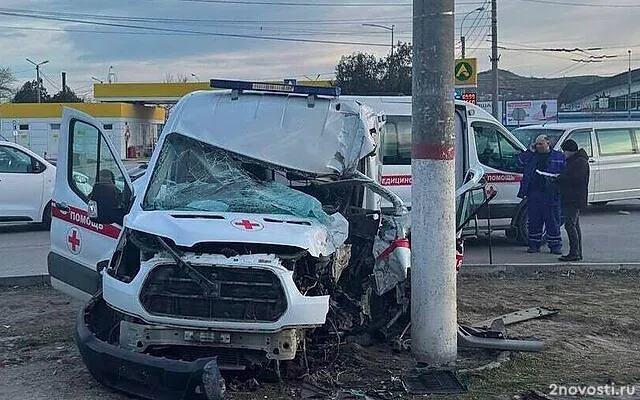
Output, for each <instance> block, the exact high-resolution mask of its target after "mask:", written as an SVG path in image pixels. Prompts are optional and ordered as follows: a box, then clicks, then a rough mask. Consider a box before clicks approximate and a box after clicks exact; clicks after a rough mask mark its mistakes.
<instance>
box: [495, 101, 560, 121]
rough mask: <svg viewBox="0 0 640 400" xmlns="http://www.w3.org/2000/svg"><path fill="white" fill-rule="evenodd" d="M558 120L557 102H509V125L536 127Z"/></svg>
mask: <svg viewBox="0 0 640 400" xmlns="http://www.w3.org/2000/svg"><path fill="white" fill-rule="evenodd" d="M557 120H558V101H557V100H523V101H507V125H517V126H524V125H535V124H541V123H543V122H545V121H557Z"/></svg>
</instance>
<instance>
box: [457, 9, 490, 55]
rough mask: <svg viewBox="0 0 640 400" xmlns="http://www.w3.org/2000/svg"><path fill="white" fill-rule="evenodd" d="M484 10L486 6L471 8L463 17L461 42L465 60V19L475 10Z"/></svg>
mask: <svg viewBox="0 0 640 400" xmlns="http://www.w3.org/2000/svg"><path fill="white" fill-rule="evenodd" d="M481 11H484V7H478V8H476V9H475V10H471V11H469V12H468V13H467V14H465V16H464V18H462V23H461V24H460V43H461V44H462V59H463V60H464V58H465V55H466V38H465V37H464V31H463V28H464V21H465V20H466V19H467V17H468V16H469V15H471V14H473V13H475V12H481Z"/></svg>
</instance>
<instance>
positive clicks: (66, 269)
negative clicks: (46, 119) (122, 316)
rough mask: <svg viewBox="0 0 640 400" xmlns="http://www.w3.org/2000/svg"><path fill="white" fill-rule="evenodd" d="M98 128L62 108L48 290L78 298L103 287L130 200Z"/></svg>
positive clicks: (113, 155)
mask: <svg viewBox="0 0 640 400" xmlns="http://www.w3.org/2000/svg"><path fill="white" fill-rule="evenodd" d="M101 126H102V125H101V124H100V123H99V122H98V121H96V120H95V119H94V118H92V117H91V116H89V115H87V114H85V113H82V112H80V111H77V110H74V109H71V108H66V107H65V108H64V111H63V114H62V123H61V129H60V140H59V144H58V163H57V168H56V185H55V188H54V191H53V199H52V200H53V201H52V208H51V213H52V222H51V249H50V252H49V256H48V259H47V264H48V268H49V276H50V277H51V284H52V286H53V287H55V288H56V289H59V290H61V291H63V292H65V293H67V294H70V295H71V296H73V297H77V298H81V299H87V298H89V297H90V296H92V295H93V294H95V293H96V292H98V291H99V290H100V289H101V282H102V280H101V275H100V271H101V270H102V269H103V268H104V267H105V266H106V265H107V264H108V262H109V260H110V259H111V256H112V255H113V252H114V249H115V247H116V244H117V241H118V238H119V236H120V233H121V231H122V217H123V216H124V214H126V213H127V212H128V211H129V208H130V204H131V202H132V199H133V186H132V185H131V181H130V179H129V176H128V175H127V173H126V170H125V168H124V165H123V163H122V162H121V160H120V157H118V156H116V154H117V153H116V152H115V151H114V150H115V149H114V146H113V145H112V144H111V143H110V141H109V139H108V137H107V136H106V135H104V133H103V132H102V130H101V129H100V127H101ZM104 193H110V194H112V195H113V197H114V198H113V199H111V201H113V203H112V204H114V206H113V207H110V210H109V211H110V212H111V214H113V215H105V213H104V212H101V211H106V210H101V209H100V208H99V207H100V206H101V205H102V204H101V203H100V202H101V201H102V200H103V199H102V197H100V196H104ZM95 200H97V213H96V203H95ZM90 205H91V207H90ZM115 208H118V209H117V210H114V209H115ZM90 209H91V213H90Z"/></svg>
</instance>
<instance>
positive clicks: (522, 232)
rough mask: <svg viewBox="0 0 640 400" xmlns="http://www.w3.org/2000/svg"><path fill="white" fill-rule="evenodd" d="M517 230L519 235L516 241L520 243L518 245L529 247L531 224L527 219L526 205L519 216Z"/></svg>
mask: <svg viewBox="0 0 640 400" xmlns="http://www.w3.org/2000/svg"><path fill="white" fill-rule="evenodd" d="M516 228H517V229H518V234H517V236H516V241H517V242H518V244H520V245H522V246H527V245H529V222H528V218H527V206H526V205H525V206H524V207H522V209H521V210H520V214H518V220H517V223H516Z"/></svg>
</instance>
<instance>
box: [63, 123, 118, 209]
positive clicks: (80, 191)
mask: <svg viewBox="0 0 640 400" xmlns="http://www.w3.org/2000/svg"><path fill="white" fill-rule="evenodd" d="M69 146H71V149H70V150H71V151H69V158H70V160H69V175H68V180H69V185H70V187H71V189H72V190H73V191H74V192H75V193H76V194H77V195H78V196H80V198H82V199H83V200H84V201H88V200H89V194H90V193H91V191H92V190H93V185H94V184H95V183H96V182H97V181H98V180H100V176H101V175H102V180H105V179H106V176H107V175H109V177H108V178H109V179H108V180H109V181H110V180H112V179H113V183H115V185H116V187H117V188H118V189H119V190H120V191H121V192H122V191H123V190H124V186H125V178H124V176H123V175H122V172H121V171H120V169H119V168H118V165H117V163H116V160H115V158H114V156H113V155H112V154H111V151H110V150H109V146H108V145H107V143H106V141H105V139H104V138H103V137H102V136H101V135H100V131H99V130H98V128H96V127H94V126H93V125H89V124H87V123H84V122H82V121H73V122H72V128H71V133H70V138H69ZM108 171H110V172H111V174H108V173H107V172H108Z"/></svg>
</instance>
